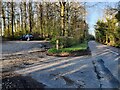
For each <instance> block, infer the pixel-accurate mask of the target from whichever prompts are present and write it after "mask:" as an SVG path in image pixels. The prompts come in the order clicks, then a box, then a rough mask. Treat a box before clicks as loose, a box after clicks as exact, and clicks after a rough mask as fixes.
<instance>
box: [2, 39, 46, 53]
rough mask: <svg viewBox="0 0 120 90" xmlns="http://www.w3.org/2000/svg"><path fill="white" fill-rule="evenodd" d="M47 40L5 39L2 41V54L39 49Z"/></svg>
mask: <svg viewBox="0 0 120 90" xmlns="http://www.w3.org/2000/svg"><path fill="white" fill-rule="evenodd" d="M46 43H47V41H6V42H4V43H2V54H12V53H18V52H24V51H29V50H39V49H41V47H42V45H43V44H46Z"/></svg>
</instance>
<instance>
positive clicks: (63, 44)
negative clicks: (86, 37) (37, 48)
mask: <svg viewBox="0 0 120 90" xmlns="http://www.w3.org/2000/svg"><path fill="white" fill-rule="evenodd" d="M56 40H59V48H67V47H71V46H72V45H74V44H76V43H75V42H76V41H75V39H74V38H70V37H59V38H58V39H57V38H53V39H52V40H51V43H52V44H53V45H56Z"/></svg>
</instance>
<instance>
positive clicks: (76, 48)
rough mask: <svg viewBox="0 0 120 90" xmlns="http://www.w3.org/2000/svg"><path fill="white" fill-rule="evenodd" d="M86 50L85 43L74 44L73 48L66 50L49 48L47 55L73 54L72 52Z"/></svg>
mask: <svg viewBox="0 0 120 90" xmlns="http://www.w3.org/2000/svg"><path fill="white" fill-rule="evenodd" d="M86 49H87V42H84V43H81V44H76V45H74V46H71V47H68V48H62V49H59V50H57V49H56V48H51V49H49V50H48V53H62V52H68V53H70V52H73V51H82V50H86Z"/></svg>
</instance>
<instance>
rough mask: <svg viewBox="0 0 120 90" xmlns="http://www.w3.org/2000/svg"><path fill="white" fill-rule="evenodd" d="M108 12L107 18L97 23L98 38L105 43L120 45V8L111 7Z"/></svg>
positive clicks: (96, 32)
mask: <svg viewBox="0 0 120 90" xmlns="http://www.w3.org/2000/svg"><path fill="white" fill-rule="evenodd" d="M118 6H119V5H118ZM106 12H107V14H106V18H105V19H104V20H98V22H97V24H96V27H95V29H96V31H95V34H96V40H97V41H98V42H100V43H103V44H107V45H111V46H115V47H120V9H119V8H116V9H115V8H114V9H113V8H109V9H107V10H106Z"/></svg>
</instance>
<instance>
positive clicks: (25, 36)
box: [20, 34, 34, 41]
mask: <svg viewBox="0 0 120 90" xmlns="http://www.w3.org/2000/svg"><path fill="white" fill-rule="evenodd" d="M33 38H34V37H33V35H32V34H26V35H23V36H21V37H20V40H27V41H30V40H33Z"/></svg>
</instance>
